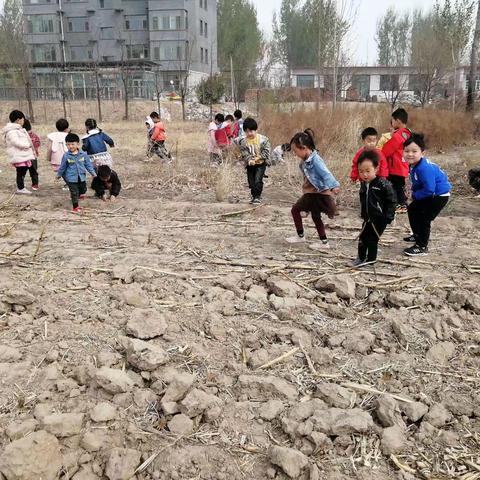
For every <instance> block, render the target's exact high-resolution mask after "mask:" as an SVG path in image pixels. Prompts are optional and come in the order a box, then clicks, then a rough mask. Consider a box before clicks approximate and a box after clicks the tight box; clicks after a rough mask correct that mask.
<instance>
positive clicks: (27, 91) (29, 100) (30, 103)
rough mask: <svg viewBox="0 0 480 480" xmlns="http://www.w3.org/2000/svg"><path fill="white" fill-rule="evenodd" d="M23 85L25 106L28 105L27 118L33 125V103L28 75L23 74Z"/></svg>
mask: <svg viewBox="0 0 480 480" xmlns="http://www.w3.org/2000/svg"><path fill="white" fill-rule="evenodd" d="M23 78H24V85H25V96H26V97H27V104H28V116H29V117H30V121H31V122H32V123H35V113H34V111H33V101H32V84H31V82H30V75H29V73H27V74H25V73H24V77H23Z"/></svg>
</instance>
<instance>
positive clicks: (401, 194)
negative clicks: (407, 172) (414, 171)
mask: <svg viewBox="0 0 480 480" xmlns="http://www.w3.org/2000/svg"><path fill="white" fill-rule="evenodd" d="M388 181H389V182H390V183H391V184H392V187H393V189H394V190H395V194H396V195H397V204H398V205H402V206H404V205H406V204H407V195H406V194H405V177H401V176H400V175H389V176H388Z"/></svg>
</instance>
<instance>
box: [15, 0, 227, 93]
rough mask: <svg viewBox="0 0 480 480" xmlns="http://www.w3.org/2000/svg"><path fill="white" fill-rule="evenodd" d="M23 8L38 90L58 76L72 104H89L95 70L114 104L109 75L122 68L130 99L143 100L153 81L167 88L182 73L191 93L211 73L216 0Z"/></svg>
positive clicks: (37, 2) (47, 3)
mask: <svg viewBox="0 0 480 480" xmlns="http://www.w3.org/2000/svg"><path fill="white" fill-rule="evenodd" d="M23 8H24V17H25V30H26V31H25V38H26V43H27V45H28V48H29V52H30V59H31V64H32V68H33V72H34V81H35V85H36V87H38V88H41V87H45V88H46V87H47V86H48V85H51V84H52V82H54V81H58V74H59V72H61V73H62V75H67V76H68V82H67V83H68V84H69V85H70V87H71V90H72V96H74V97H75V96H76V97H78V96H79V95H80V96H81V94H82V91H83V94H84V96H90V95H89V91H90V90H91V88H92V86H93V83H92V78H91V70H92V68H93V66H95V68H97V66H98V68H100V69H101V70H102V75H101V81H102V88H104V89H105V91H104V93H105V95H106V96H107V97H109V96H116V95H117V93H118V89H119V85H118V79H116V80H115V81H114V80H113V77H115V75H114V72H115V69H118V67H119V66H122V65H123V66H125V65H127V66H128V68H129V71H130V70H131V74H130V73H129V75H130V77H131V78H130V81H131V88H132V95H133V96H134V97H143V98H145V97H149V96H151V95H152V91H153V90H155V88H154V83H155V81H156V82H157V85H158V83H160V84H161V88H162V90H165V89H168V88H172V87H171V86H172V85H173V88H175V87H178V84H179V82H180V81H181V79H182V78H184V77H183V75H184V73H185V71H186V70H188V71H189V82H190V84H191V85H192V86H193V85H195V84H196V83H198V82H199V81H200V80H201V79H202V78H204V77H206V76H208V75H209V74H210V72H211V71H212V70H213V72H217V70H218V68H217V5H216V0H23ZM89 72H90V73H89ZM52 87H53V85H52ZM75 94H76V95H75Z"/></svg>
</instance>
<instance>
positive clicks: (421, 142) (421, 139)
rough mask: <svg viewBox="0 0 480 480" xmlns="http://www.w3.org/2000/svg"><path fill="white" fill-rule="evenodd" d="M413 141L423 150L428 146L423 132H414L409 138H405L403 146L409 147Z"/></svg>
mask: <svg viewBox="0 0 480 480" xmlns="http://www.w3.org/2000/svg"><path fill="white" fill-rule="evenodd" d="M412 143H414V144H415V145H418V147H420V150H421V151H422V152H423V151H424V150H425V149H426V148H427V145H426V143H425V136H424V135H423V133H412V136H411V137H410V138H408V139H407V140H405V143H404V144H403V148H406V147H408V146H409V145H411V144H412Z"/></svg>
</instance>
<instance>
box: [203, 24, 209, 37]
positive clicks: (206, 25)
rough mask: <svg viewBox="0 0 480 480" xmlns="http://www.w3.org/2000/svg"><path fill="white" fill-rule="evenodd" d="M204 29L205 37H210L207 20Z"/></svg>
mask: <svg viewBox="0 0 480 480" xmlns="http://www.w3.org/2000/svg"><path fill="white" fill-rule="evenodd" d="M203 29H204V31H205V38H208V23H207V22H205V26H204V28H203Z"/></svg>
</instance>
